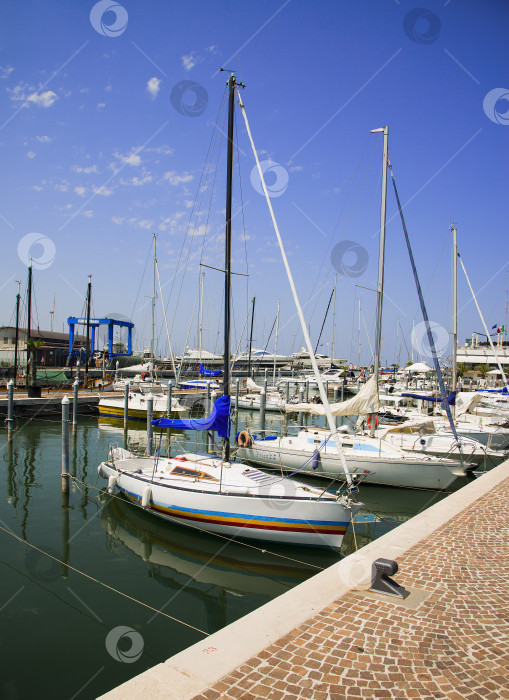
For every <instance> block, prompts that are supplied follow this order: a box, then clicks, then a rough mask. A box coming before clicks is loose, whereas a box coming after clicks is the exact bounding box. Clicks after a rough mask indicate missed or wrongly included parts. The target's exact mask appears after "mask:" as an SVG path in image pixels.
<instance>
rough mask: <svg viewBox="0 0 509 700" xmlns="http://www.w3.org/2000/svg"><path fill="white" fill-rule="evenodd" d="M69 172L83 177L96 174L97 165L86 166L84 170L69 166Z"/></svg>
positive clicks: (79, 167) (78, 166)
mask: <svg viewBox="0 0 509 700" xmlns="http://www.w3.org/2000/svg"><path fill="white" fill-rule="evenodd" d="M71 170H73V172H75V173H85V175H90V173H96V172H98V170H97V165H88V166H87V167H86V168H82V167H81V166H80V165H73V166H71Z"/></svg>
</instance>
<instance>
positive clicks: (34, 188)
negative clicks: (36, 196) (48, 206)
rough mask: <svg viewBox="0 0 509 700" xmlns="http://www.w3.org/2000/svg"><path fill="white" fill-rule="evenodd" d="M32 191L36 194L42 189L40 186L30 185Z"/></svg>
mask: <svg viewBox="0 0 509 700" xmlns="http://www.w3.org/2000/svg"><path fill="white" fill-rule="evenodd" d="M32 189H33V190H35V191H36V192H41V190H42V189H43V188H42V187H41V186H40V185H32Z"/></svg>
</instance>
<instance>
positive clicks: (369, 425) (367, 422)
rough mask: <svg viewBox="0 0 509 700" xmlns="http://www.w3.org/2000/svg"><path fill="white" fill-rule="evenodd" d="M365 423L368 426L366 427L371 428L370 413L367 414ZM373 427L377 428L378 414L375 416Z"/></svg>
mask: <svg viewBox="0 0 509 700" xmlns="http://www.w3.org/2000/svg"><path fill="white" fill-rule="evenodd" d="M366 425H367V426H368V428H371V415H369V416H368V420H367V421H366ZM375 428H378V416H375Z"/></svg>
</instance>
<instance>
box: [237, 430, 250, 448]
mask: <svg viewBox="0 0 509 700" xmlns="http://www.w3.org/2000/svg"><path fill="white" fill-rule="evenodd" d="M237 444H238V446H239V447H251V445H252V444H253V438H252V437H251V435H250V434H249V433H248V432H247V430H242V431H241V432H240V433H239V437H238V439H237Z"/></svg>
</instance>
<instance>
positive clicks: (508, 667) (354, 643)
mask: <svg viewBox="0 0 509 700" xmlns="http://www.w3.org/2000/svg"><path fill="white" fill-rule="evenodd" d="M388 558H390V554H388ZM398 565H399V572H398V574H397V575H396V580H397V581H398V583H400V584H401V585H403V586H406V587H411V588H421V589H424V590H426V591H427V592H428V593H430V595H429V597H428V598H427V599H426V600H424V601H423V602H422V603H421V604H420V606H419V607H418V608H417V609H415V610H412V609H409V608H405V607H404V606H403V605H401V604H398V601H394V600H390V599H388V600H379V599H374V598H371V597H368V596H366V595H364V594H363V593H360V592H355V591H351V592H349V593H347V594H346V595H344V596H343V597H342V598H340V599H339V600H337V601H335V602H334V603H333V604H331V605H328V606H327V607H326V608H325V609H324V610H322V611H321V612H320V613H318V614H316V615H315V616H314V617H313V618H311V619H310V620H308V621H307V622H306V623H304V624H303V625H300V627H298V628H296V629H295V630H293V631H292V632H291V633H289V634H287V635H285V637H283V638H282V639H280V640H278V641H277V642H276V643H275V644H271V645H270V647H268V648H267V649H265V650H264V651H262V652H261V653H260V654H258V655H257V656H256V657H255V658H253V659H251V660H249V661H248V662H247V663H244V664H243V665H242V666H241V667H240V668H238V669H236V670H235V671H233V672H232V673H231V674H228V675H227V676H225V677H224V678H222V679H221V680H220V681H219V682H218V683H216V684H215V685H214V686H213V687H212V688H210V689H209V690H208V691H207V692H205V693H203V694H201V695H199V696H197V697H196V698H195V700H198V699H199V700H205V699H207V700H209V699H210V700H212V699H214V700H216V698H220V697H221V698H225V700H226V699H228V698H238V699H240V700H251V698H262V697H263V698H269V699H272V698H273V699H274V700H278V699H279V698H283V697H284V698H285V700H292V698H296V699H297V698H312V699H313V700H327V699H330V700H343V699H344V698H366V699H369V700H372V699H374V698H390V699H391V700H409V699H411V698H417V699H418V700H500V699H501V698H503V699H507V700H509V629H508V619H509V479H506V480H505V481H503V482H502V483H500V484H499V485H498V486H497V487H496V488H495V489H493V490H492V491H491V492H490V494H487V495H486V496H484V497H482V498H480V499H478V500H477V501H476V502H475V503H473V504H472V505H470V506H469V507H468V508H466V509H465V510H464V511H463V512H462V513H460V514H459V515H456V516H455V517H454V518H452V519H451V520H450V521H449V522H448V523H446V524H445V525H444V526H442V527H441V528H440V529H438V530H436V531H435V532H434V533H432V534H431V535H430V536H429V537H427V538H426V539H425V540H423V541H422V542H420V543H419V544H417V545H416V546H414V547H413V548H412V549H410V550H409V551H408V552H407V553H406V554H405V555H404V556H402V557H401V558H400V559H398Z"/></svg>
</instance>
